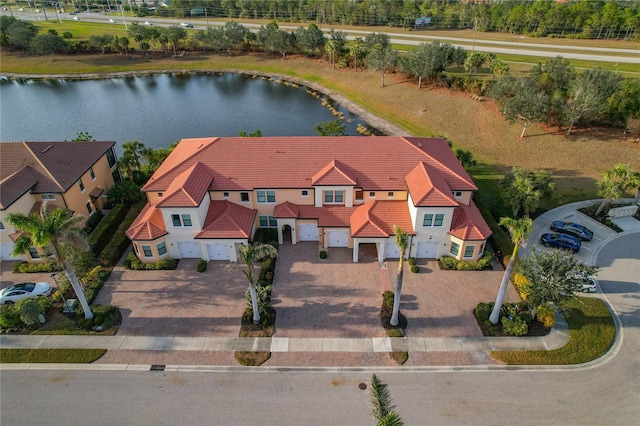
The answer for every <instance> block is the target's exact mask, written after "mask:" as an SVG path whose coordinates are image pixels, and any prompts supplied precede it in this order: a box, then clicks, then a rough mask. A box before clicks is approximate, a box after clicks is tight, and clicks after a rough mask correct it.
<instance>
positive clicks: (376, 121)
mask: <svg viewBox="0 0 640 426" xmlns="http://www.w3.org/2000/svg"><path fill="white" fill-rule="evenodd" d="M212 73H235V74H245V75H256V76H260V77H269V78H271V79H274V80H276V79H277V80H283V81H288V82H291V83H295V84H297V85H300V86H305V87H308V88H310V89H313V90H315V91H317V92H319V93H322V94H323V95H325V96H328V97H329V98H331V99H333V100H334V101H336V102H338V103H339V104H340V105H342V106H343V107H344V108H346V109H347V110H348V111H349V112H350V113H351V114H354V115H357V116H358V117H360V118H362V119H363V120H364V121H365V122H366V123H367V124H369V126H371V127H374V128H376V129H377V130H379V131H381V132H382V133H384V134H385V135H389V136H409V134H408V133H407V131H406V130H404V129H403V128H401V127H398V126H396V125H395V124H392V123H390V122H388V121H386V120H384V119H383V118H381V117H378V116H377V115H374V114H372V113H370V112H369V111H367V110H366V109H364V108H363V107H361V106H360V105H357V104H355V103H353V102H351V101H350V100H349V99H347V98H346V97H344V96H343V95H341V94H340V93H338V92H334V91H331V90H329V89H327V88H326V87H324V86H322V85H320V84H317V83H313V82H311V81H308V80H304V79H298V78H294V77H290V76H286V75H282V74H275V73H259V72H251V71H246V70H234V69H215V70H213V69H211V70H197V71H195V70H191V69H170V70H162V71H157V70H153V71H121V72H106V73H87V74H16V73H0V77H4V78H8V79H10V80H101V79H108V78H123V77H140V76H150V75H162V74H212Z"/></svg>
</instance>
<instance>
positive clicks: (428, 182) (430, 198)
mask: <svg viewBox="0 0 640 426" xmlns="http://www.w3.org/2000/svg"><path fill="white" fill-rule="evenodd" d="M406 182H407V187H408V188H409V193H410V194H411V199H412V200H413V205H414V206H416V207H422V206H432V207H436V206H437V207H451V206H453V207H455V206H457V205H458V204H459V203H458V202H457V201H456V200H455V199H454V198H453V195H452V193H451V188H450V187H449V185H448V184H447V182H446V180H445V179H444V177H443V176H442V175H441V173H440V171H438V170H436V169H435V168H434V167H432V166H430V165H429V164H428V163H425V162H423V161H421V162H420V163H419V164H418V165H417V166H416V167H415V168H414V169H413V170H412V171H411V172H410V173H409V174H408V175H407V177H406Z"/></svg>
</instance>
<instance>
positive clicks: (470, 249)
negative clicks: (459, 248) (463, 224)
mask: <svg viewBox="0 0 640 426" xmlns="http://www.w3.org/2000/svg"><path fill="white" fill-rule="evenodd" d="M475 248H476V246H466V247H465V248H464V257H466V258H469V257H473V249H475Z"/></svg>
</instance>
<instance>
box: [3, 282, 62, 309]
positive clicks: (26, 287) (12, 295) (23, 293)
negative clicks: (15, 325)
mask: <svg viewBox="0 0 640 426" xmlns="http://www.w3.org/2000/svg"><path fill="white" fill-rule="evenodd" d="M50 294H51V284H49V283H48V282H46V281H45V282H41V283H20V284H14V285H10V286H9V287H7V288H3V289H2V291H0V304H1V305H13V304H14V303H16V302H17V301H18V300H20V299H25V298H34V297H38V296H45V297H46V296H49V295H50Z"/></svg>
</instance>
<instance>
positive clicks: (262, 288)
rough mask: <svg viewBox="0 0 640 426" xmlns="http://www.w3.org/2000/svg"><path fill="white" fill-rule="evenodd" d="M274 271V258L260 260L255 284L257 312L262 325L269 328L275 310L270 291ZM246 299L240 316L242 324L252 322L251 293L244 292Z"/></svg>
mask: <svg viewBox="0 0 640 426" xmlns="http://www.w3.org/2000/svg"><path fill="white" fill-rule="evenodd" d="M275 270H276V258H270V257H267V258H265V259H263V260H262V264H261V265H260V273H259V274H258V281H257V282H256V297H257V299H258V310H259V313H260V321H261V323H262V324H263V325H265V326H269V325H271V324H272V323H274V322H275V310H274V309H273V307H272V305H271V289H272V286H273V278H274V273H275ZM245 298H246V299H247V309H245V312H244V315H243V316H242V322H243V323H244V324H251V323H252V322H253V305H252V304H251V293H250V292H249V290H247V291H246V292H245Z"/></svg>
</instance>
